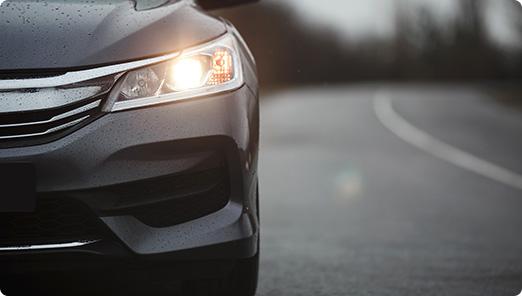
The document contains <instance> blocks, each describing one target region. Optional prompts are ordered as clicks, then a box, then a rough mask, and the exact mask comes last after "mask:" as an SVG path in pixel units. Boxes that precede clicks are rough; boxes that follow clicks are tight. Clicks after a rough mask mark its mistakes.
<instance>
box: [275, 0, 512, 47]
mask: <svg viewBox="0 0 522 296" xmlns="http://www.w3.org/2000/svg"><path fill="white" fill-rule="evenodd" d="M271 1H273V2H280V1H282V0H271ZM284 1H285V3H288V4H289V5H291V6H292V7H293V8H294V9H295V11H296V12H297V13H298V14H300V15H301V16H303V17H305V18H306V19H308V20H309V21H310V22H311V23H312V24H317V25H326V26H331V27H333V28H334V29H335V30H337V31H339V32H340V33H341V34H342V35H343V36H344V37H345V38H347V39H348V38H349V39H352V38H358V37H361V36H366V35H368V34H374V35H377V36H384V37H386V36H389V35H390V34H392V33H393V23H394V20H395V11H396V7H399V8H400V9H409V8H411V7H414V6H417V5H425V6H427V7H429V8H430V9H432V10H433V11H434V12H435V13H436V14H437V15H439V16H440V18H441V19H443V18H444V17H448V16H452V15H454V14H455V10H456V9H455V8H456V6H455V3H456V2H457V1H458V0H322V1H321V0H284ZM514 2H515V0H490V1H489V2H488V3H487V9H486V15H485V16H484V20H485V21H486V22H487V24H488V27H489V28H490V30H491V36H492V38H494V39H495V40H496V41H498V42H500V43H503V44H505V45H516V44H519V43H520V39H521V38H520V37H521V36H520V35H519V33H517V32H515V31H514V30H513V28H512V26H511V21H512V20H513V18H515V17H519V18H522V6H520V5H518V4H517V5H516V6H515V5H514V4H513V3H514ZM325 3H328V5H325ZM396 5H397V6H396ZM513 7H519V8H520V10H518V11H517V10H516V9H515V10H514V9H513Z"/></svg>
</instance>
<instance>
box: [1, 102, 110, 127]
mask: <svg viewBox="0 0 522 296" xmlns="http://www.w3.org/2000/svg"><path fill="white" fill-rule="evenodd" d="M100 104H101V100H98V101H95V102H92V103H90V104H87V105H84V106H81V107H79V108H77V109H74V110H71V111H69V112H65V113H62V114H60V115H56V116H54V117H53V118H51V119H48V120H43V121H34V122H23V123H13V124H0V128H3V127H17V126H29V125H37V124H46V123H51V122H54V121H58V120H60V119H65V118H67V117H70V116H73V115H76V114H80V113H83V112H86V111H89V110H92V109H94V108H96V107H98V106H100Z"/></svg>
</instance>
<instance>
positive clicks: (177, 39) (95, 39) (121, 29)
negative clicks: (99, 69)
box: [0, 0, 226, 72]
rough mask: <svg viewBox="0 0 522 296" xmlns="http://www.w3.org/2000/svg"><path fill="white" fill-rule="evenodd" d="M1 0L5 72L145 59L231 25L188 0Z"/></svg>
mask: <svg viewBox="0 0 522 296" xmlns="http://www.w3.org/2000/svg"><path fill="white" fill-rule="evenodd" d="M164 2H166V3H164ZM0 3H1V4H0V71H2V72H5V71H12V70H40V69H45V70H50V69H62V70H63V69H71V68H85V67H91V66H97V65H104V64H111V63H118V62H123V61H129V60H134V59H140V58H145V57H150V56H155V55H160V54H164V53H168V52H173V51H177V50H180V49H182V48H184V47H187V46H190V45H195V44H198V43H202V42H205V41H208V40H210V39H213V38H215V37H217V36H219V35H221V34H223V33H224V32H225V31H226V28H225V26H224V24H223V23H222V22H221V21H219V20H217V19H215V18H212V17H209V16H207V15H206V14H204V13H202V12H201V11H199V10H197V9H195V8H194V7H193V6H191V5H190V4H188V3H186V2H184V1H182V2H176V3H175V1H161V0H147V1H144V0H141V1H136V2H135V1H122V0H119V1H118V0H112V1H111V0H97V1H85V0H84V1H82V0H61V1H60V0H40V1H36V0H35V1H20V0H6V1H1V0H0ZM158 3H159V4H158ZM152 4H155V5H152ZM158 5H159V6H158Z"/></svg>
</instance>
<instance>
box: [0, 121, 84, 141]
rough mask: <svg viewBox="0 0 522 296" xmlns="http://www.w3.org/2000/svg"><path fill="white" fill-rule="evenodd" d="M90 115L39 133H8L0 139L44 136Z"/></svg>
mask: <svg viewBox="0 0 522 296" xmlns="http://www.w3.org/2000/svg"><path fill="white" fill-rule="evenodd" d="M89 117H90V115H87V116H84V117H82V118H78V119H76V120H73V121H70V122H67V123H64V124H62V125H59V126H56V127H53V128H50V129H48V130H46V131H44V132H40V133H32V134H21V135H9V136H0V140H6V139H19V138H27V137H37V136H44V135H47V134H50V133H54V132H57V131H59V130H62V129H65V128H68V127H71V126H73V125H76V124H78V123H80V122H82V121H84V120H85V119H87V118H89Z"/></svg>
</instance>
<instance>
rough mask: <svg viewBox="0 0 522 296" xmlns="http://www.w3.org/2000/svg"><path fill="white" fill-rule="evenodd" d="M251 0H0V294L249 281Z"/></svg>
mask: <svg viewBox="0 0 522 296" xmlns="http://www.w3.org/2000/svg"><path fill="white" fill-rule="evenodd" d="M247 2H254V1H251V0H226V1H225V0H201V1H197V2H196V1H189V0H178V1H176V0H133V1H131V0H26V1H14V0H7V1H0V16H1V17H0V32H1V34H0V186H1V187H0V188H1V189H0V190H1V191H0V289H1V290H2V293H4V294H5V295H8V296H11V295H83V294H85V295H105V294H107V295H109V294H110V295H131V294H140V295H163V294H165V295H167V294H168V295H177V294H174V293H180V294H179V295H220V294H223V295H254V294H255V291H256V286H257V279H258V266H259V233H260V226H259V193H258V192H259V189H258V173H257V163H258V146H259V99H258V97H259V95H258V93H259V92H258V79H257V74H256V64H255V60H254V58H253V56H252V53H251V52H250V50H249V49H248V47H247V45H246V44H245V42H244V41H243V39H242V37H241V36H240V34H239V33H238V31H237V30H236V29H235V28H234V27H233V25H232V24H230V23H229V22H228V21H226V20H224V19H221V18H219V17H215V16H212V15H211V12H210V10H212V9H216V8H223V7H226V6H232V5H236V4H242V3H247Z"/></svg>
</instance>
